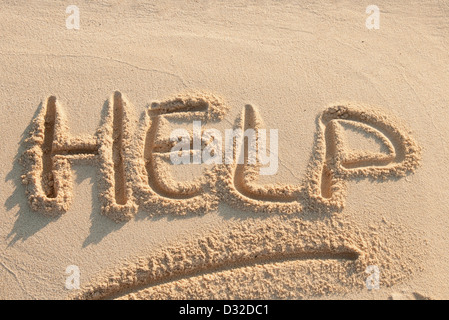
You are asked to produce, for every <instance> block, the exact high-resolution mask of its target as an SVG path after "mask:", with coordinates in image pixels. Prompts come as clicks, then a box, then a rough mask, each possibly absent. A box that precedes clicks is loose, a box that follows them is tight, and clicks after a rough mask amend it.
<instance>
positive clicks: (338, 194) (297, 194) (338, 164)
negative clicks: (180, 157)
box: [22, 91, 420, 222]
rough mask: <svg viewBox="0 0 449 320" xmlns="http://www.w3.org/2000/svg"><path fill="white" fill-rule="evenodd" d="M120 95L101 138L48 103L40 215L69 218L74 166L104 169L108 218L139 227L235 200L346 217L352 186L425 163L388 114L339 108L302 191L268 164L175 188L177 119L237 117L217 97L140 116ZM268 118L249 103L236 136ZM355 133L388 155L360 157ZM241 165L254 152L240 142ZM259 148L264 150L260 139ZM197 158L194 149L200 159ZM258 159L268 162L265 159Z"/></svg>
mask: <svg viewBox="0 0 449 320" xmlns="http://www.w3.org/2000/svg"><path fill="white" fill-rule="evenodd" d="M133 109H134V108H133V106H132V105H131V104H130V102H129V101H128V100H127V99H126V98H125V97H124V96H123V95H122V94H121V93H120V92H118V91H117V92H115V93H114V94H113V95H112V96H111V97H110V99H109V100H108V102H107V104H106V108H105V110H104V114H103V117H102V121H101V125H100V127H99V129H98V130H97V132H96V133H95V134H94V136H91V137H76V138H75V137H72V136H70V135H69V133H68V132H69V130H68V127H67V125H66V119H65V116H64V113H63V110H62V107H61V106H60V104H59V102H58V101H57V99H56V97H54V96H51V97H49V98H48V99H47V100H46V102H45V103H44V104H43V107H42V110H40V112H39V114H38V115H37V117H36V119H34V121H33V124H34V125H33V126H32V130H31V132H30V137H29V138H28V139H27V142H28V148H27V149H26V151H25V154H24V157H22V162H23V164H24V166H25V170H26V172H25V174H24V175H23V176H22V181H23V183H24V184H26V186H27V195H28V199H29V202H30V204H31V208H32V209H33V210H35V211H39V212H42V213H44V214H46V215H49V216H57V215H59V214H61V213H63V212H65V211H67V210H68V208H69V206H70V204H71V202H72V184H73V181H72V180H73V179H72V173H71V165H72V163H76V162H84V163H87V164H93V165H94V164H96V165H98V167H99V185H100V195H99V198H100V201H101V204H102V206H101V208H102V209H101V211H102V212H101V213H102V214H104V215H106V216H108V217H110V218H111V219H113V220H115V221H117V222H120V221H127V220H129V219H131V218H132V217H133V216H134V215H135V214H136V212H137V210H138V207H139V206H140V207H141V208H143V209H145V210H146V211H148V212H151V214H153V215H156V214H165V213H170V214H174V215H186V214H188V213H206V212H210V211H213V210H216V208H217V206H218V203H219V202H220V201H221V202H226V203H228V204H231V205H233V206H235V207H237V208H239V209H243V210H247V211H250V212H265V213H278V214H290V213H300V212H302V211H303V209H304V208H311V209H313V210H315V211H316V212H321V211H324V212H335V211H340V210H341V209H342V208H343V206H344V200H345V197H346V184H347V182H348V181H349V180H351V179H356V178H372V179H384V180H385V179H388V178H397V177H403V176H405V175H406V174H407V173H409V172H413V171H414V170H415V169H416V167H417V166H418V164H419V160H420V148H419V146H418V145H417V144H416V142H415V141H414V140H413V139H412V138H411V136H410V135H409V134H408V130H407V129H406V128H405V127H404V126H403V125H401V124H400V122H399V121H398V120H395V119H393V118H392V117H390V116H388V117H387V116H386V114H385V112H383V111H379V110H375V109H372V108H366V107H363V106H360V105H357V104H353V103H346V104H341V105H335V106H331V107H329V108H327V109H326V110H324V111H323V112H322V113H321V114H320V115H319V117H318V119H317V132H316V134H315V137H316V139H315V143H314V147H313V150H312V157H311V160H310V163H309V165H308V169H307V172H306V175H305V178H304V179H303V182H302V183H301V184H299V185H290V184H280V183H277V184H265V185H262V184H259V183H257V179H258V172H259V168H260V162H259V161H257V163H256V164H248V161H247V159H246V157H247V155H246V154H245V155H244V159H245V161H244V163H243V164H239V163H238V161H233V162H232V163H231V164H229V163H228V162H224V161H223V163H226V164H216V165H214V167H213V168H211V169H208V170H206V171H205V172H204V173H203V175H202V176H201V177H199V178H197V179H195V180H193V181H189V182H182V183H181V182H176V181H175V180H174V179H173V178H172V176H171V174H170V172H169V164H167V163H169V158H170V157H169V155H170V149H171V147H172V146H173V142H171V141H170V140H169V139H168V136H169V128H170V127H169V123H170V121H173V120H175V121H182V122H189V121H193V120H203V121H206V122H207V121H212V122H213V121H220V120H221V119H222V118H223V117H224V115H225V114H226V112H227V110H228V109H229V108H228V107H227V105H226V104H225V103H224V102H223V100H222V99H220V98H218V97H216V96H213V95H209V94H195V95H180V96H178V97H175V98H173V99H170V100H167V101H164V102H162V103H153V104H152V105H151V106H150V107H149V109H148V110H147V112H145V113H144V115H143V116H142V117H141V121H140V124H139V125H138V126H137V127H136V126H135V125H134V124H135V123H136V122H137V121H136V119H135V117H134V114H133V111H134V110H133ZM262 124H263V120H262V118H261V116H260V114H259V112H258V110H257V108H255V107H254V106H251V105H246V106H245V107H244V108H243V110H242V112H241V114H240V116H239V118H238V119H237V120H236V128H237V129H241V132H244V131H245V130H246V129H249V128H251V129H254V131H255V132H258V130H262ZM343 124H346V125H351V126H353V127H355V128H357V129H359V130H363V131H365V132H366V133H367V134H370V135H373V136H374V137H376V138H377V139H378V140H379V141H381V142H382V143H383V144H384V146H385V148H386V150H387V152H386V153H385V154H384V153H368V152H353V151H348V150H347V148H345V141H344V129H343V128H342V125H343ZM233 141H234V160H236V159H238V158H237V157H239V156H240V153H241V152H245V150H246V149H248V141H246V140H245V138H244V136H243V135H239V134H237V135H236V136H235V139H234V140H233ZM255 143H256V144H258V143H260V142H259V141H258V139H256V141H255ZM191 152H195V151H191ZM257 160H259V159H257Z"/></svg>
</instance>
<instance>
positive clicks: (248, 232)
mask: <svg viewBox="0 0 449 320" xmlns="http://www.w3.org/2000/svg"><path fill="white" fill-rule="evenodd" d="M369 4H371V3H366V4H365V3H360V4H357V5H354V4H353V3H351V2H349V1H337V2H334V3H332V4H325V5H324V4H316V3H313V2H311V1H310V2H307V1H306V2H301V3H297V2H294V1H281V2H279V1H273V2H272V1H258V2H243V1H230V2H229V1H227V2H220V1H198V2H194V3H189V4H187V2H186V3H182V2H170V1H167V2H165V1H163V2H158V3H157V4H154V3H150V2H148V3H144V4H142V3H139V4H136V3H135V2H133V1H101V2H97V3H91V2H88V1H81V2H80V3H78V4H77V6H78V7H79V9H80V28H79V30H70V29H67V27H66V18H67V16H68V15H69V14H68V13H66V11H65V9H66V6H65V5H61V4H55V3H54V2H53V1H29V2H27V4H22V3H21V2H19V1H7V2H6V4H5V5H4V6H3V7H4V8H3V9H2V12H1V13H0V17H1V19H0V24H1V25H2V30H3V32H2V34H3V36H2V39H1V40H0V60H1V62H0V68H1V69H0V77H1V81H0V85H1V91H0V94H1V108H2V109H1V110H3V117H2V118H1V120H0V121H1V125H2V126H1V127H2V128H3V130H2V131H1V137H0V139H1V141H2V142H3V143H2V152H1V153H0V157H1V159H0V164H1V170H0V173H1V175H2V179H1V181H3V183H2V184H1V185H0V186H1V187H0V188H1V189H0V197H1V201H2V203H4V206H3V207H2V209H1V210H0V219H1V221H2V223H1V225H0V239H1V241H0V251H1V255H0V276H1V278H0V279H1V280H0V283H1V284H0V299H110V298H118V299H235V298H239V299H444V298H447V297H448V295H449V286H448V283H449V281H447V280H448V279H447V277H448V276H447V275H446V274H447V272H446V271H447V270H448V267H449V258H448V253H447V250H446V242H447V241H446V232H447V230H448V226H449V218H448V217H447V215H446V212H447V207H448V202H447V200H446V199H447V195H446V194H445V193H446V192H445V190H447V189H448V188H447V187H449V185H448V184H449V183H448V182H447V181H448V179H447V178H446V177H445V172H447V164H446V163H447V161H446V157H447V148H446V146H445V141H446V140H447V138H449V129H447V126H446V122H447V120H448V117H449V113H448V111H447V110H446V109H447V108H446V105H447V104H448V102H449V95H448V94H447V90H445V89H446V88H445V86H444V85H445V84H446V83H448V80H449V79H448V74H449V73H448V72H447V71H448V70H447V67H446V66H447V65H448V62H449V61H448V60H449V57H448V55H447V53H446V51H447V50H446V49H447V48H448V47H449V45H448V42H447V40H446V37H445V34H446V32H445V31H446V30H447V28H448V27H449V25H448V23H447V22H446V19H445V14H444V13H445V12H447V11H448V10H449V8H447V7H445V5H444V4H442V3H441V2H439V1H429V2H426V3H419V2H416V4H410V3H408V4H399V3H396V4H390V3H388V2H385V1H381V2H379V3H376V5H377V6H378V7H379V8H380V12H381V14H380V28H379V29H378V30H375V29H374V30H368V29H367V27H366V25H365V20H366V18H367V16H368V15H367V13H366V12H365V10H366V6H368V5H369ZM267 66H269V67H268V68H267ZM193 121H201V122H202V124H203V125H204V128H202V130H203V131H201V133H204V132H206V130H209V129H217V130H218V131H221V132H225V130H229V129H232V130H237V132H240V131H239V130H241V132H243V131H244V130H246V129H252V130H254V131H255V132H257V134H258V136H257V139H255V140H249V139H248V140H245V139H243V137H242V136H239V135H237V136H236V137H235V139H234V140H232V144H231V151H232V157H231V160H232V161H231V162H226V161H225V160H226V155H225V154H224V153H223V154H219V157H218V158H219V159H221V160H222V161H221V162H220V163H215V164H184V165H173V164H172V163H171V162H170V159H171V158H170V155H171V153H170V151H171V150H172V148H173V147H174V145H175V142H174V141H171V140H170V139H169V137H170V134H171V132H173V130H174V129H179V128H183V129H186V130H187V132H189V136H190V139H191V140H190V141H188V143H187V144H188V145H193V144H195V137H194V135H195V129H194V127H193V129H192V123H193ZM270 129H277V130H278V138H279V143H278V162H279V163H278V164H279V166H278V170H277V172H276V174H274V175H263V174H261V172H262V171H263V169H264V167H266V165H264V164H263V163H261V162H263V161H262V160H263V159H261V158H260V157H257V159H256V162H255V163H253V162H251V159H250V156H249V154H248V152H243V153H242V150H246V149H248V148H249V147H250V146H251V144H253V146H255V147H259V146H260V145H263V142H264V141H263V140H261V139H262V138H261V137H262V136H263V135H261V136H259V133H260V134H262V133H263V132H264V130H266V131H269V130H270ZM270 134H272V133H271V132H270ZM268 140H269V139H268ZM216 142H217V141H216V140H215V139H209V140H205V141H203V142H201V147H202V150H204V149H207V148H211V147H212V146H214V143H216ZM218 143H220V142H218ZM223 144H224V143H223ZM271 149H272V150H274V149H275V147H274V145H272V141H269V146H268V150H267V151H271ZM216 151H217V150H215V152H216ZM197 155H198V154H197V153H195V151H194V150H193V151H190V152H189V157H191V158H192V159H195V157H196V156H197ZM240 155H241V156H242V159H243V162H242V163H240V162H238V159H239V156H240ZM218 158H217V159H218ZM68 266H76V268H78V270H79V271H80V281H79V283H80V288H68V287H67V278H68V277H70V276H71V275H70V274H68V273H66V270H67V267H68ZM372 270H377V271H378V272H379V273H378V274H376V275H374V276H378V280H379V281H378V286H376V288H372V287H369V279H373V272H372Z"/></svg>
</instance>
